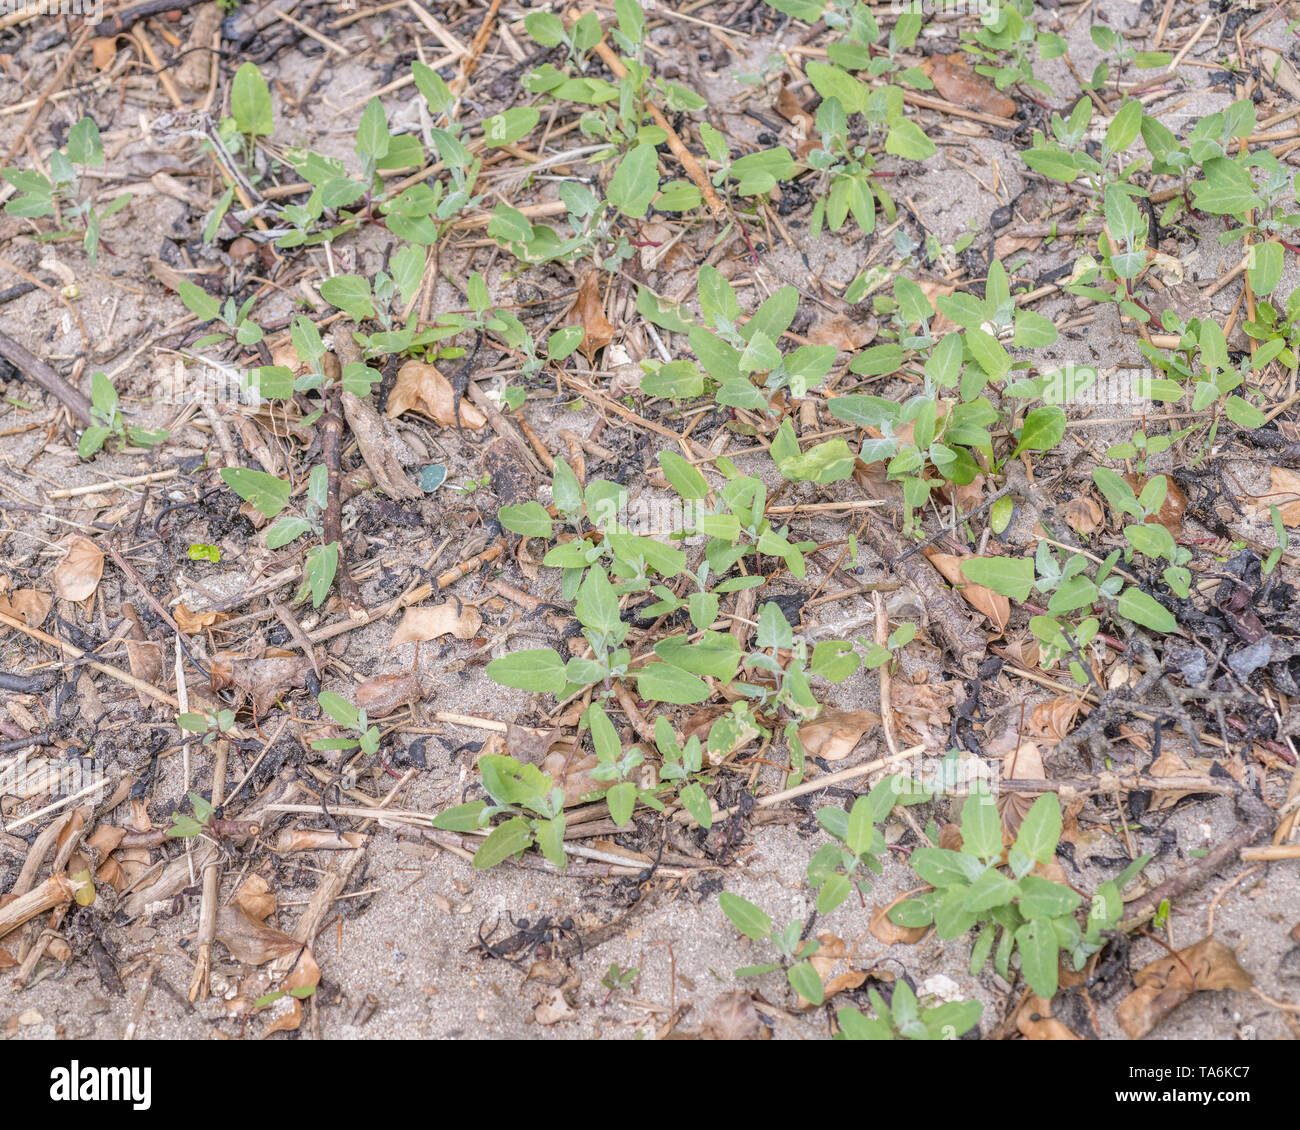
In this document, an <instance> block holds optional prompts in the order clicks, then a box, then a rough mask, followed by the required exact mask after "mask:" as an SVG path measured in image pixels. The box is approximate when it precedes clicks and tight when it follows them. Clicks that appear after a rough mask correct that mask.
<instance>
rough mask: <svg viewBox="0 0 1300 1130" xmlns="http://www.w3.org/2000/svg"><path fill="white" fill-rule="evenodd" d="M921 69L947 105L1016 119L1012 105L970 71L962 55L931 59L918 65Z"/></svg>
mask: <svg viewBox="0 0 1300 1130" xmlns="http://www.w3.org/2000/svg"><path fill="white" fill-rule="evenodd" d="M921 69H922V70H923V71H925V73H926V74H928V75H929V76H930V80H931V81H932V82H933V83H934V88H935V89H936V90H937V91H938V92H939V93H940V94H941V95H943V97H944V98H946V99H948V101H949V102H953V103H956V104H957V105H958V106H964V107H965V108H966V109H967V110H979V111H980V112H981V113H985V114H996V115H997V116H998V117H1000V118H1014V117H1015V115H1016V104H1015V102H1013V101H1012V100H1011V99H1010V98H1008V97H1007V96H1006V95H1005V94H1002V93H1001V92H1000V91H999V90H998V89H997V87H995V86H994V85H993V83H991V82H990V81H989V80H988V79H986V78H985V77H984V76H983V75H981V74H977V73H976V72H975V71H973V70H972V69H971V66H970V64H969V63H968V62H967V61H966V57H965V56H964V55H961V54H958V53H953V54H952V55H932V56H930V58H928V59H926V60H925V62H924V63H922V64H921Z"/></svg>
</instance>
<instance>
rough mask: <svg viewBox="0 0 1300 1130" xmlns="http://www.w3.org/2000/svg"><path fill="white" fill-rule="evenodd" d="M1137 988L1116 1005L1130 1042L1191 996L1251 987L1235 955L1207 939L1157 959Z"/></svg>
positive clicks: (1136, 981) (1140, 974) (1141, 973)
mask: <svg viewBox="0 0 1300 1130" xmlns="http://www.w3.org/2000/svg"><path fill="white" fill-rule="evenodd" d="M1133 983H1134V985H1136V986H1137V987H1136V988H1135V989H1134V990H1133V992H1131V993H1130V994H1129V995H1128V996H1127V997H1125V998H1124V999H1123V1000H1122V1001H1121V1002H1120V1005H1119V1010H1118V1018H1119V1023H1120V1027H1121V1028H1123V1029H1124V1031H1125V1033H1127V1035H1128V1037H1129V1039H1130V1040H1140V1039H1141V1038H1142V1037H1143V1036H1145V1035H1146V1034H1147V1033H1148V1032H1150V1031H1151V1030H1152V1029H1153V1028H1155V1027H1156V1025H1157V1024H1159V1023H1160V1022H1161V1021H1162V1020H1164V1019H1165V1017H1167V1016H1168V1015H1169V1014H1170V1013H1171V1012H1173V1011H1174V1009H1176V1008H1177V1007H1178V1006H1179V1005H1180V1004H1182V1003H1183V1001H1185V1000H1187V998H1188V997H1190V996H1191V995H1192V994H1193V993H1199V992H1215V991H1222V990H1223V989H1236V990H1238V991H1240V992H1244V991H1245V990H1247V989H1249V988H1250V987H1251V985H1252V984H1253V983H1254V980H1253V978H1252V977H1251V976H1250V974H1249V973H1247V972H1246V971H1245V970H1244V969H1242V967H1241V965H1240V964H1239V963H1238V961H1237V955H1236V954H1235V953H1233V952H1232V950H1230V949H1229V948H1228V947H1227V946H1225V945H1224V944H1223V943H1222V942H1221V941H1219V940H1218V938H1216V937H1214V936H1213V935H1210V936H1208V937H1205V938H1202V939H1201V940H1200V941H1199V942H1197V943H1196V944H1195V945H1191V946H1188V947H1187V948H1186V949H1182V950H1179V951H1178V954H1177V956H1173V955H1169V956H1166V957H1160V958H1157V959H1156V960H1155V961H1153V962H1152V963H1151V964H1150V965H1148V966H1146V967H1145V968H1144V969H1142V970H1140V971H1139V972H1138V973H1137V974H1136V975H1135V976H1134V978H1133Z"/></svg>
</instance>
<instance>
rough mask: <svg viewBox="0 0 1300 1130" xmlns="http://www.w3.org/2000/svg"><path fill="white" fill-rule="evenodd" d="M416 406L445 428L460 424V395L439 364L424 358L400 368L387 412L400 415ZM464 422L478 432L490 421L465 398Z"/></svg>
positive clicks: (387, 413)
mask: <svg viewBox="0 0 1300 1130" xmlns="http://www.w3.org/2000/svg"><path fill="white" fill-rule="evenodd" d="M412 408H414V409H415V410H416V411H418V412H421V413H423V414H424V415H425V416H428V417H429V418H430V419H431V420H433V421H434V422H436V423H438V424H441V425H442V426H443V427H444V428H454V427H455V426H456V394H455V392H454V390H453V389H452V387H451V381H449V380H448V379H447V378H446V377H444V376H443V375H442V374H441V373H440V372H439V371H438V370H437V368H436V367H435V366H433V365H428V364H425V362H423V361H407V362H406V364H404V365H403V366H402V367H401V368H400V369H398V370H397V380H396V382H395V383H394V384H393V391H392V392H390V393H389V394H388V407H387V408H386V409H385V410H384V414H385V415H386V416H389V417H393V416H400V415H401V414H402V413H403V412H408V411H410V410H411V409H412ZM460 423H461V426H462V427H465V428H472V429H474V430H475V431H477V430H478V429H479V428H482V427H483V425H484V424H486V423H487V417H486V416H484V415H483V413H482V412H480V411H479V410H478V409H477V408H475V407H474V405H472V404H471V403H469V401H467V400H464V399H462V400H461V402H460Z"/></svg>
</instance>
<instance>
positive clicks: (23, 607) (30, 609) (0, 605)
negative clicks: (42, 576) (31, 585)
mask: <svg viewBox="0 0 1300 1130" xmlns="http://www.w3.org/2000/svg"><path fill="white" fill-rule="evenodd" d="M53 605H54V599H53V598H52V597H51V596H50V594H49V593H44V592H38V591H37V590H36V589H15V590H14V591H13V592H11V593H10V594H9V595H8V596H7V597H5V596H0V612H3V613H4V614H5V615H6V616H12V617H13V618H14V619H15V620H22V621H24V622H25V623H26V625H27V626H28V627H29V628H39V627H40V626H41V625H42V624H43V623H45V617H46V616H48V615H49V614H50V609H51V608H52V607H53Z"/></svg>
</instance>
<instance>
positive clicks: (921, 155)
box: [885, 118, 935, 161]
mask: <svg viewBox="0 0 1300 1130" xmlns="http://www.w3.org/2000/svg"><path fill="white" fill-rule="evenodd" d="M885 152H886V153H892V154H894V155H895V156H897V157H906V158H907V159H908V160H910V161H924V160H926V159H927V158H929V157H933V156H934V154H935V148H934V142H933V141H931V140H930V139H929V138H928V137H926V136H925V132H924V131H923V130H922V129H921V127H920V126H918V125H917V124H916V123H915V122H914V121H912V120H911V119H910V118H900V119H899V120H898V121H896V122H895V123H894V124H893V125H892V126H891V127H890V129H889V135H888V136H887V137H886V138H885Z"/></svg>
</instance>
